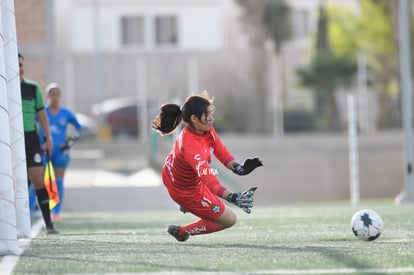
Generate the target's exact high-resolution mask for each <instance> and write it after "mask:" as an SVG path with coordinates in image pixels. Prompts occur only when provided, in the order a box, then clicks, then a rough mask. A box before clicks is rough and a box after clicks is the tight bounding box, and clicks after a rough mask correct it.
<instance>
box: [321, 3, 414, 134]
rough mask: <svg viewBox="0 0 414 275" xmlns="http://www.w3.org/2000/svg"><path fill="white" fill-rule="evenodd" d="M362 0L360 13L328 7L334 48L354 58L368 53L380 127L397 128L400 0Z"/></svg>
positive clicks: (339, 54) (334, 50) (341, 53)
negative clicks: (378, 105)
mask: <svg viewBox="0 0 414 275" xmlns="http://www.w3.org/2000/svg"><path fill="white" fill-rule="evenodd" d="M359 3H360V6H359V7H360V12H359V13H358V14H354V13H352V12H351V11H349V10H346V9H344V8H338V7H330V8H329V9H328V13H329V16H330V18H331V21H330V25H329V32H330V42H331V46H332V50H333V52H334V53H335V54H336V55H338V56H348V57H349V58H353V59H355V58H356V56H357V54H358V52H359V51H363V52H364V53H365V55H366V58H367V64H368V67H369V68H368V69H369V72H370V73H369V75H370V83H371V85H372V86H373V88H374V90H375V91H376V92H377V93H378V98H379V104H380V117H379V125H378V126H379V127H393V126H395V125H396V118H397V119H398V118H399V115H395V114H396V110H397V109H398V106H399V102H400V100H399V93H398V92H399V89H398V82H399V80H398V79H399V77H398V58H397V54H398V53H397V51H396V49H397V47H396V45H397V43H398V39H397V36H396V34H397V32H396V28H397V26H396V22H397V16H398V15H397V12H396V10H397V4H398V1H393V0H364V1H360V2H359ZM412 45H414V44H412ZM393 114H394V115H393Z"/></svg>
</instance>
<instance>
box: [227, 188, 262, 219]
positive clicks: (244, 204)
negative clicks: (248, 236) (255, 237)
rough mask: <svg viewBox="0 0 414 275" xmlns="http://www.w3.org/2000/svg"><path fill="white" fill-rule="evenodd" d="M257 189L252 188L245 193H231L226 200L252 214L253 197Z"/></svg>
mask: <svg viewBox="0 0 414 275" xmlns="http://www.w3.org/2000/svg"><path fill="white" fill-rule="evenodd" d="M256 189H257V187H252V188H250V189H249V190H246V191H244V192H243V193H239V192H233V193H230V194H229V195H228V196H227V198H226V200H227V201H228V202H231V203H232V204H234V205H236V206H238V207H240V208H241V209H243V211H244V212H246V213H247V214H250V213H251V212H252V211H251V208H252V207H253V195H254V193H255V191H256Z"/></svg>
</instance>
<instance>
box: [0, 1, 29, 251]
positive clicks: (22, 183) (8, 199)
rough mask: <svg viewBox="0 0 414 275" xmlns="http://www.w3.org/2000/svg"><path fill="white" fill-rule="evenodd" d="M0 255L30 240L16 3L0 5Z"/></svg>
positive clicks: (16, 249)
mask: <svg viewBox="0 0 414 275" xmlns="http://www.w3.org/2000/svg"><path fill="white" fill-rule="evenodd" d="M0 19H1V20H0V127H1V131H0V155H1V158H0V182H1V184H0V255H8V254H17V253H18V247H17V239H18V238H29V237H30V229H31V226H30V214H29V206H28V191H27V170H26V155H25V147H24V132H23V116H22V109H21V96H20V79H19V67H18V57H17V54H18V51H17V38H16V20H15V14H14V1H13V0H3V1H1V3H0Z"/></svg>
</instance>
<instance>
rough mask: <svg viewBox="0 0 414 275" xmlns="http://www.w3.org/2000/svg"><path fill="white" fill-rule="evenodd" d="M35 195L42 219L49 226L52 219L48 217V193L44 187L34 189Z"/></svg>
mask: <svg viewBox="0 0 414 275" xmlns="http://www.w3.org/2000/svg"><path fill="white" fill-rule="evenodd" d="M36 195H37V202H38V203H39V207H40V210H41V211H42V216H43V220H44V221H45V224H46V226H50V225H52V220H51V219H50V209H49V195H48V193H47V190H46V188H43V189H39V190H36Z"/></svg>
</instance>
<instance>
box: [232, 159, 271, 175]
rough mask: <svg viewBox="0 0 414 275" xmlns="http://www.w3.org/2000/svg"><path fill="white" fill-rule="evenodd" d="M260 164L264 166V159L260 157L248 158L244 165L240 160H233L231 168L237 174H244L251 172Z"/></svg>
mask: <svg viewBox="0 0 414 275" xmlns="http://www.w3.org/2000/svg"><path fill="white" fill-rule="evenodd" d="M259 166H263V163H262V161H261V160H260V159H259V158H252V159H246V160H245V161H244V163H243V165H241V164H240V163H238V162H233V165H232V168H231V170H232V171H233V172H234V173H236V174H237V175H240V176H244V175H248V174H250V173H251V172H252V171H253V170H254V169H256V168H257V167H259Z"/></svg>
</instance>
